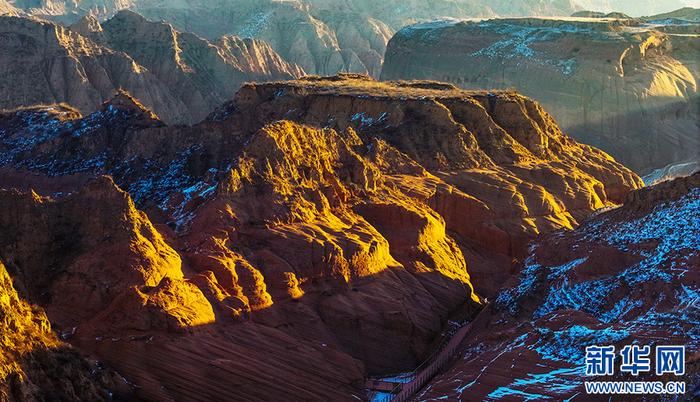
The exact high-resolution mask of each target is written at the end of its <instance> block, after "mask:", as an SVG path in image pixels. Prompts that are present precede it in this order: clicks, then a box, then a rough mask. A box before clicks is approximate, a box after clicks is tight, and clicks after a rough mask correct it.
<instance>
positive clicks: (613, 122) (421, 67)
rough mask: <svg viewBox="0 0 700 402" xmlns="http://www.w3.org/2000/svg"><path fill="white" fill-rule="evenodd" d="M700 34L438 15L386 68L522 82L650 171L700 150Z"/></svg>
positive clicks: (416, 29) (628, 23)
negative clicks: (439, 18) (444, 18)
mask: <svg viewBox="0 0 700 402" xmlns="http://www.w3.org/2000/svg"><path fill="white" fill-rule="evenodd" d="M697 43H698V32H697V24H696V23H695V24H693V23H690V22H688V21H685V22H673V21H671V22H663V21H657V22H653V23H647V22H643V21H640V20H630V19H609V18H556V19H545V18H514V19H494V20H485V21H478V22H473V21H472V22H468V21H465V22H459V21H456V20H450V21H437V22H432V23H421V24H416V25H413V26H409V27H406V28H404V29H403V30H401V31H400V32H398V33H397V34H396V35H395V36H394V37H393V38H392V40H391V41H390V43H389V47H388V50H387V54H386V61H385V64H384V67H383V70H382V78H383V79H399V78H401V79H438V80H444V81H449V82H452V83H455V84H457V85H459V86H461V87H464V88H515V89H516V90H518V91H520V92H522V93H524V94H525V95H528V96H532V97H533V98H535V99H537V100H538V101H540V102H541V103H542V105H543V106H544V107H545V108H546V109H547V110H548V111H549V112H551V113H552V115H553V116H554V117H555V118H556V119H557V121H559V122H560V123H561V125H562V127H563V128H564V129H565V131H566V132H568V133H570V134H571V135H572V136H574V137H575V138H577V139H579V140H581V141H583V142H586V143H590V144H592V145H595V146H598V147H600V148H602V149H604V150H606V151H607V152H609V153H610V154H612V155H613V156H614V157H615V158H616V159H618V160H619V161H621V162H622V163H624V164H625V165H627V166H630V167H631V168H633V169H635V170H636V171H637V172H640V173H648V172H649V171H651V170H653V169H655V168H660V167H663V166H666V165H668V164H671V163H677V162H683V161H686V160H688V159H696V160H697V159H700V154H698V152H699V151H698V150H700V143H699V142H698V141H700V137H699V136H698V135H697V133H698V131H699V130H700V127H698V121H700V119H699V116H698V110H700V97H699V96H698V78H699V77H700V75H698V64H697V60H698V58H697V52H698V48H697Z"/></svg>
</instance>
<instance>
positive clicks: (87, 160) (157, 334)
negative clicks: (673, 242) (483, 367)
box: [0, 75, 641, 400]
mask: <svg viewBox="0 0 700 402" xmlns="http://www.w3.org/2000/svg"><path fill="white" fill-rule="evenodd" d="M0 149H1V150H2V154H1V155H2V156H1V158H0V165H2V166H3V168H2V169H0V184H2V187H14V188H18V190H12V191H5V192H3V193H2V194H1V196H0V202H2V203H3V204H6V207H3V208H0V227H1V228H2V229H3V231H4V232H3V233H4V234H3V236H2V237H0V240H1V241H0V257H2V258H4V259H7V260H8V261H10V260H11V261H12V264H13V269H14V271H15V272H16V278H17V279H18V280H21V281H23V282H27V283H26V284H25V286H26V287H27V289H28V294H29V295H30V298H31V301H32V302H35V303H38V304H40V305H42V306H43V307H45V308H46V311H47V313H48V316H49V319H51V320H52V322H54V323H55V325H57V326H58V327H59V328H64V327H65V328H72V327H75V328H76V329H75V330H74V331H71V333H72V337H71V338H70V342H72V343H73V344H74V345H77V346H79V347H81V348H83V349H84V350H86V351H89V352H91V353H94V354H95V355H97V356H98V357H100V358H101V359H104V360H105V361H106V362H107V363H109V364H110V365H111V366H112V367H114V368H115V369H116V370H117V371H118V372H120V373H122V374H123V375H125V377H126V378H127V379H128V380H129V381H130V382H131V383H133V384H135V388H134V390H133V391H134V392H135V393H136V395H138V396H139V397H144V398H148V399H169V398H174V399H185V400H189V399H197V398H199V397H202V395H204V396H207V397H208V398H213V399H246V400H247V399H250V400H260V399H278V398H287V399H288V398H290V395H294V397H293V398H292V399H294V398H296V399H299V400H308V399H324V400H325V399H331V400H352V399H355V398H353V396H355V397H362V395H363V391H362V388H363V379H364V377H365V376H366V375H367V374H368V373H387V372H396V371H399V370H404V369H410V368H412V367H414V366H415V365H416V364H417V362H419V361H421V360H422V359H424V358H425V357H426V356H427V355H429V354H430V353H431V352H432V350H433V349H432V348H433V346H434V345H433V341H434V340H435V337H436V335H437V334H438V333H439V332H440V330H441V328H442V325H443V324H444V322H445V321H446V319H447V317H448V316H449V315H450V314H453V313H461V314H463V315H471V314H473V313H474V312H475V311H477V310H478V309H480V308H481V306H482V304H483V297H484V296H489V297H490V296H492V295H494V294H495V291H496V289H498V288H499V287H500V283H502V282H503V280H505V278H507V277H508V276H509V274H510V272H511V268H512V263H513V261H514V260H516V261H517V260H518V259H520V258H522V257H524V256H525V255H526V249H525V245H526V244H527V242H528V241H530V240H531V239H532V238H533V237H534V236H536V235H538V234H540V233H547V232H550V231H552V230H557V229H562V228H573V227H576V226H578V224H579V221H581V220H582V219H584V218H585V217H586V216H588V215H590V214H591V213H592V212H593V211H595V210H596V209H599V208H602V207H606V206H613V205H616V204H618V203H620V202H622V201H623V200H624V199H625V196H626V194H627V193H628V192H629V191H630V190H633V189H636V188H638V187H640V186H641V180H640V179H639V177H638V176H636V175H635V174H634V173H632V172H631V171H629V170H627V169H626V168H624V167H623V166H622V165H620V164H618V163H616V162H615V161H614V160H613V159H612V158H611V157H610V156H608V155H607V154H605V153H603V152H602V151H599V150H597V149H595V148H592V147H590V146H587V145H583V144H579V143H577V142H576V141H574V140H573V139H571V138H570V137H567V136H566V135H564V134H563V133H562V132H561V131H560V130H559V128H558V126H557V125H556V123H555V122H554V120H553V119H552V118H551V117H550V116H549V115H548V114H547V113H546V112H545V111H544V110H543V109H542V108H541V107H540V106H539V105H538V104H537V103H535V102H533V101H532V100H529V99H527V98H525V97H522V96H520V95H518V94H515V93H510V92H498V93H486V92H467V91H462V90H458V89H456V88H455V87H453V86H451V85H449V84H442V83H436V82H394V83H380V82H376V81H374V80H372V79H370V78H368V77H366V76H355V75H343V76H338V77H328V78H319V77H312V78H309V79H305V80H300V81H291V82H277V83H268V84H248V85H246V86H245V87H244V88H243V89H241V90H240V91H239V92H238V94H237V96H236V98H235V99H234V100H233V101H232V102H230V103H228V104H226V105H224V106H223V107H221V108H220V109H219V110H217V111H216V112H215V113H213V114H212V115H211V116H209V117H208V118H207V119H205V120H204V121H202V122H201V123H199V124H197V125H194V126H167V125H165V124H164V123H162V122H161V121H160V120H159V119H158V117H157V116H156V115H155V114H153V113H152V112H150V111H149V110H147V109H146V108H144V107H143V106H142V105H141V104H140V103H139V102H138V101H137V100H136V99H134V98H132V97H131V96H129V95H128V94H126V93H120V94H119V95H118V96H117V97H116V98H115V99H113V100H112V101H110V102H108V103H105V104H104V105H103V106H102V107H101V108H100V110H99V111H97V112H95V113H93V114H90V115H88V116H85V117H82V116H81V115H80V114H79V113H77V112H76V111H75V110H73V109H71V108H68V107H63V106H54V107H42V108H34V109H25V110H19V111H14V112H5V113H2V114H0ZM102 174H107V175H110V176H112V177H113V178H114V181H112V179H109V178H107V177H98V178H97V179H94V178H92V177H94V176H99V175H102ZM48 177H50V178H48ZM30 188H33V189H34V192H30V191H29V189H30ZM132 200H133V201H132ZM144 211H145V212H144ZM29 228H34V229H33V230H35V231H38V232H39V233H40V234H41V236H30V235H29V234H28V233H30V231H29ZM18 245H19V246H18ZM112 257H114V258H112ZM49 261H52V262H49ZM29 278H34V279H32V280H31V281H30V280H29ZM76 298H80V300H82V301H83V303H82V304H79V306H80V309H79V310H76V300H77V299H76ZM85 301H87V302H85ZM182 372H187V373H190V374H191V375H189V376H188V380H187V382H183V381H182V374H181V373H182Z"/></svg>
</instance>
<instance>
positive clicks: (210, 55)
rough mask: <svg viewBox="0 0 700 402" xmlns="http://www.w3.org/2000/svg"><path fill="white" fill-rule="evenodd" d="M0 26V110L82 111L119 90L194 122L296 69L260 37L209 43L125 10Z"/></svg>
mask: <svg viewBox="0 0 700 402" xmlns="http://www.w3.org/2000/svg"><path fill="white" fill-rule="evenodd" d="M0 28H1V29H2V36H3V40H2V42H0V49H1V52H0V53H1V54H2V56H0V71H2V78H0V107H3V108H13V107H19V106H28V105H35V104H53V103H59V102H66V103H68V104H70V105H72V106H74V107H76V108H78V110H80V111H81V112H83V113H86V114H87V113H90V112H93V111H95V110H96V108H97V107H99V105H100V104H101V103H102V102H103V101H104V100H105V99H109V98H111V97H112V96H113V95H114V92H115V91H116V90H117V89H124V90H127V91H129V92H130V93H132V94H133V95H134V96H136V97H138V99H140V100H141V101H142V102H143V103H144V104H145V105H147V106H148V107H150V108H152V109H153V110H154V111H155V112H156V113H157V114H158V116H160V117H161V118H162V119H163V120H164V121H167V122H170V123H194V122H197V121H199V120H201V119H203V118H204V117H205V116H206V115H207V114H209V113H210V112H211V110H212V109H213V108H214V107H216V106H218V105H219V104H221V103H222V102H223V101H224V100H226V99H228V98H230V97H231V96H232V95H233V94H234V93H235V91H236V90H237V89H238V88H239V87H240V85H241V84H242V83H243V82H245V81H247V80H259V79H285V78H293V77H297V76H300V75H302V74H303V71H302V70H301V69H300V68H299V67H298V66H296V65H293V64H289V63H287V62H286V61H284V60H283V59H282V58H281V57H280V56H279V55H278V54H276V53H275V52H274V51H273V50H272V49H271V48H270V46H269V45H268V44H266V43H264V42H262V41H258V40H243V39H240V38H237V37H232V36H229V37H224V38H221V39H220V40H219V41H218V43H216V44H212V43H210V42H208V41H206V40H204V39H201V38H198V37H196V36H194V35H191V34H185V33H179V32H177V31H175V30H174V29H173V28H172V27H171V26H170V25H168V24H165V23H154V22H149V21H147V20H145V19H143V18H142V17H140V16H138V15H137V14H134V13H131V12H127V11H124V12H121V13H119V14H117V15H116V16H115V17H114V18H112V19H111V20H109V21H107V22H105V23H103V24H102V25H101V24H100V23H99V22H98V21H97V20H95V19H94V18H92V17H85V18H84V19H82V20H81V21H79V22H78V23H77V24H76V25H75V26H73V27H72V28H71V29H67V28H64V27H62V26H59V25H54V24H52V23H48V22H44V21H39V20H35V19H31V18H25V17H10V16H2V17H0ZM88 38H89V39H88Z"/></svg>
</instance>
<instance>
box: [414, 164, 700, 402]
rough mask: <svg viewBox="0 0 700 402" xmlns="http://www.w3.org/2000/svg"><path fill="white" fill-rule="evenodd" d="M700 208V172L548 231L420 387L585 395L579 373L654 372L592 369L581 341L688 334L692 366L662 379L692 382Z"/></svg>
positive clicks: (462, 394) (491, 394)
mask: <svg viewBox="0 0 700 402" xmlns="http://www.w3.org/2000/svg"><path fill="white" fill-rule="evenodd" d="M699 216H700V174H695V175H694V176H689V177H685V178H679V179H676V180H674V181H671V182H666V183H662V184H659V185H657V186H654V187H650V188H645V189H641V190H637V191H635V192H632V193H631V194H630V195H629V196H628V197H627V200H626V202H625V204H624V205H623V206H621V207H620V208H617V209H615V210H612V211H608V212H604V213H602V214H599V215H596V216H595V217H592V218H591V219H589V220H587V221H585V222H584V223H583V224H582V225H581V226H580V227H579V228H577V229H576V230H574V231H570V232H555V233H552V234H550V235H547V236H544V237H543V238H541V239H540V240H538V241H537V242H535V243H534V244H533V246H532V248H531V249H530V251H529V254H528V257H527V259H526V260H525V261H524V263H523V264H522V265H521V266H520V267H519V274H518V275H516V276H514V277H513V278H511V279H510V280H509V281H508V282H507V283H506V286H505V287H504V289H503V290H502V291H501V292H500V294H499V295H498V297H497V298H495V302H494V303H492V304H491V305H490V306H489V307H488V308H487V309H485V310H484V311H483V312H482V313H481V314H480V315H479V316H478V317H477V319H476V320H475V322H474V324H473V328H472V331H471V332H470V334H469V335H468V336H467V338H466V339H465V341H464V342H463V343H462V345H461V347H460V350H461V351H460V353H459V354H458V358H457V359H455V361H454V363H453V364H452V365H451V367H450V368H449V369H447V370H446V371H445V372H444V373H442V374H439V375H438V376H437V377H436V378H435V379H434V380H433V381H432V382H431V383H429V384H428V386H426V388H425V389H423V390H422V391H421V393H420V394H419V395H420V396H419V398H420V399H421V400H438V399H448V400H453V399H455V400H456V399H459V398H474V399H477V400H483V399H506V400H507V399H509V398H513V397H516V396H517V397H527V398H531V399H538V400H542V399H553V400H564V399H568V398H572V397H574V396H575V395H585V390H584V388H583V383H584V381H600V380H603V379H607V380H613V381H657V380H659V377H656V376H654V375H653V374H652V373H653V372H650V373H642V374H640V375H639V376H636V377H633V376H631V375H629V374H626V373H621V372H620V371H619V370H616V374H615V375H614V376H610V377H605V378H603V377H590V376H589V377H586V376H585V368H586V366H585V363H584V356H585V348H586V346H590V345H615V346H616V350H620V349H621V348H622V347H624V346H625V345H630V344H639V345H650V346H651V347H652V349H653V348H654V346H656V345H686V366H685V367H686V369H685V375H683V376H671V375H667V376H665V377H661V380H662V381H684V382H685V383H686V384H687V387H688V388H687V390H686V393H687V392H691V393H692V392H694V391H692V390H693V389H694V388H695V387H696V386H697V383H698V381H699V379H700V372H699V370H698V369H699V367H698V364H697V350H698V346H699V345H698V343H699V340H698V331H697V329H698V324H699V321H700V315H699V314H698V304H697V303H698V294H699V293H698V287H699V286H700V275H699V271H698V267H700V253H698V249H699V248H698V246H699V245H698V239H700V226H699V222H700V221H699V220H698V217H699ZM652 355H653V352H652ZM609 398H610V395H605V396H603V395H598V396H596V395H588V396H586V397H585V399H586V400H608V399H609ZM641 398H645V397H637V398H633V397H631V398H629V400H643V399H641ZM659 400H663V397H661V398H659Z"/></svg>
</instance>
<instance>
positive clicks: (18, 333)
mask: <svg viewBox="0 0 700 402" xmlns="http://www.w3.org/2000/svg"><path fill="white" fill-rule="evenodd" d="M12 282H13V281H12V278H11V277H10V275H9V274H8V271H7V269H6V268H5V265H3V264H2V263H1V262H0V346H1V348H0V399H2V400H3V401H33V400H45V399H62V400H93V401H102V400H108V399H109V396H113V395H115V394H114V392H116V391H117V387H118V383H116V381H114V380H118V381H121V379H120V378H119V379H118V377H117V376H115V375H114V374H112V373H109V372H104V371H102V368H101V367H99V365H94V364H91V363H89V362H88V361H86V360H84V359H83V358H82V357H81V356H80V355H79V354H78V353H76V351H75V350H73V349H72V348H71V347H70V346H68V345H67V344H65V343H64V342H62V341H60V340H59V339H58V337H57V336H56V334H55V333H54V332H52V331H51V324H50V323H49V320H48V319H47V317H46V314H45V313H44V311H43V310H42V309H41V308H38V307H36V306H32V305H30V304H28V303H27V302H26V301H25V300H24V299H23V298H22V297H21V296H20V295H19V294H18V292H17V291H16V290H15V286H14V285H13V283H12ZM19 282H20V283H23V282H22V281H19ZM107 387H109V388H111V391H108V389H107Z"/></svg>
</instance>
